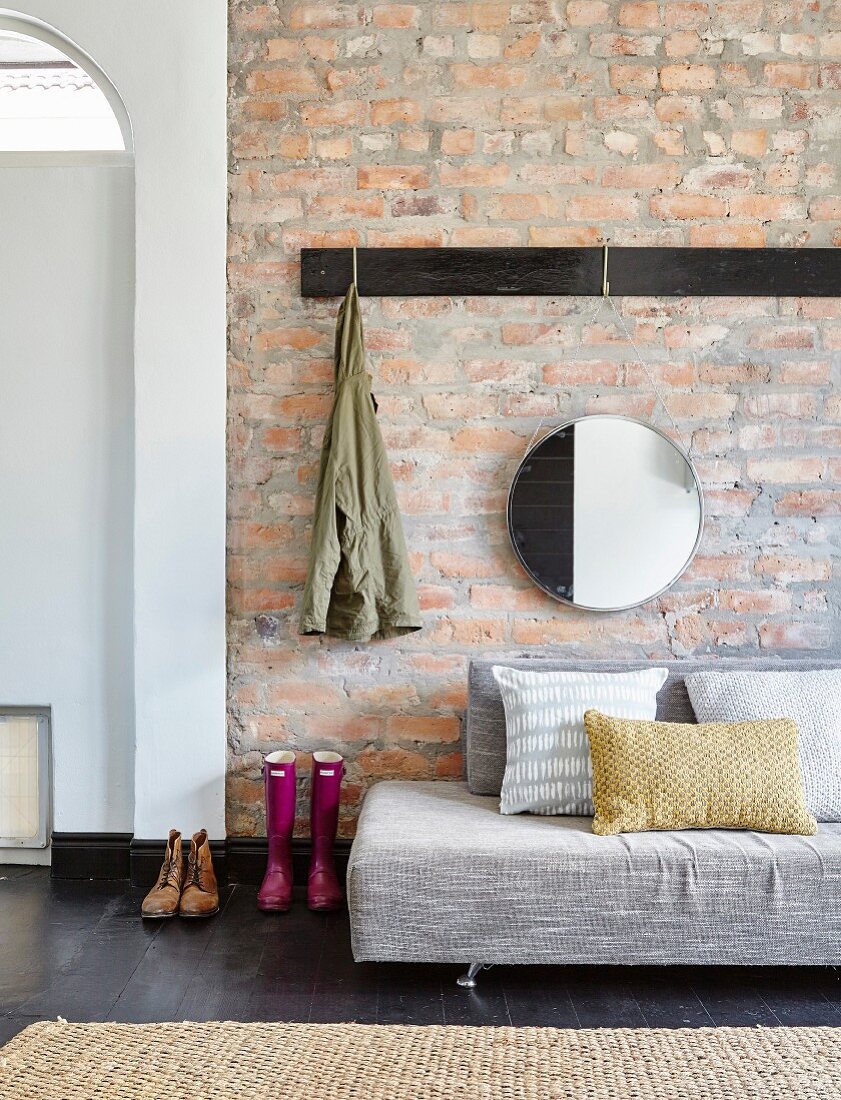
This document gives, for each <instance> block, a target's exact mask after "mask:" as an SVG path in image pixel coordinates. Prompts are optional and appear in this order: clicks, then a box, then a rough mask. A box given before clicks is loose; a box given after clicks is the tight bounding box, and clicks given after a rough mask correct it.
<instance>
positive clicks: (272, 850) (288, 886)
mask: <svg viewBox="0 0 841 1100" xmlns="http://www.w3.org/2000/svg"><path fill="white" fill-rule="evenodd" d="M344 770H345V769H344V760H343V759H342V757H341V756H340V755H339V754H338V753H337V752H314V753H313V756H312V801H311V804H310V822H311V834H312V856H311V858H310V869H309V875H308V877H307V906H308V907H309V908H310V909H313V910H315V912H318V913H330V912H332V911H334V910H336V909H341V907H342V901H343V895H342V888H341V886H340V884H339V879H338V876H337V875H336V864H335V861H334V858H333V843H334V841H335V839H336V828H337V825H338V821H339V795H340V792H341V787H342V776H343V775H344ZM263 781H264V783H265V788H266V836H267V837H268V841H269V862H268V866H267V867H266V874H265V877H264V878H263V885H262V886H261V887H260V890H259V892H258V894H257V908H258V909H262V910H263V911H264V912H266V913H285V912H286V911H287V910H288V909H289V907H290V906H291V904H292V832H293V830H294V827H295V793H296V774H295V753H294V752H271V753H269V755H268V756H267V757H266V758H265V759H264V761H263Z"/></svg>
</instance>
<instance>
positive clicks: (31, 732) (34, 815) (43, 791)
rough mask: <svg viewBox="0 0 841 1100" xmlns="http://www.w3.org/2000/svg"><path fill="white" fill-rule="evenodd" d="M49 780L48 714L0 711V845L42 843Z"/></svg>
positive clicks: (28, 846) (44, 833)
mask: <svg viewBox="0 0 841 1100" xmlns="http://www.w3.org/2000/svg"><path fill="white" fill-rule="evenodd" d="M49 781H50V752H49V716H48V714H47V713H46V712H45V711H43V710H41V709H37V708H36V709H34V710H31V711H27V710H26V709H24V708H17V707H14V708H10V709H8V710H6V711H4V712H0V847H9V848H12V847H14V848H44V847H46V844H47V822H48V818H49V789H50V787H49Z"/></svg>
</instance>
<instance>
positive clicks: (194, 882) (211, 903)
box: [140, 829, 219, 920]
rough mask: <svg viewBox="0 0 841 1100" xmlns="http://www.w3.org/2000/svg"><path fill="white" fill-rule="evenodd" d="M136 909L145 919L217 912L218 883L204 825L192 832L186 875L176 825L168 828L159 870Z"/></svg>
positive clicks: (203, 915) (195, 915)
mask: <svg viewBox="0 0 841 1100" xmlns="http://www.w3.org/2000/svg"><path fill="white" fill-rule="evenodd" d="M140 912H141V914H142V916H144V917H145V918H146V919H147V920H149V919H151V920H161V919H163V918H164V917H174V916H175V914H176V913H177V914H178V915H179V916H181V917H212V916H213V914H214V913H218V912H219V887H218V886H217V885H216V873H215V871H214V870H213V860H212V859H211V856H210V841H209V840H208V839H207V830H206V829H202V830H201V831H200V832H198V833H194V834H193V839H192V840H191V841H190V855H189V858H188V859H187V873H186V875H185V874H184V855H183V852H182V850H181V834H180V833H179V832H178V830H177V829H170V830H169V840H168V841H167V844H166V853H165V855H164V861H163V865H162V866H161V872H160V874H159V875H158V879H157V882H156V883H155V885H154V886H153V887H152V889H151V890H150V891H149V893H148V894H147V895H146V897H145V898H144V899H143V905H142V906H141V908H140Z"/></svg>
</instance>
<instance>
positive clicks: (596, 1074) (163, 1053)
mask: <svg viewBox="0 0 841 1100" xmlns="http://www.w3.org/2000/svg"><path fill="white" fill-rule="evenodd" d="M0 1096H1V1097H3V1100H7V1098H8V1100H30V1098H31V1100H106V1098H107V1100H234V1098H236V1100H252V1098H253V1100H257V1098H259V1100H269V1098H277V1100H403V1098H406V1100H456V1098H457V1100H468V1098H469V1100H744V1098H749V1100H783V1098H785V1100H836V1098H838V1097H841V1028H718V1029H716V1028H703V1029H697V1030H687V1029H681V1030H674V1031H671V1030H660V1029H656V1030H647V1029H616V1030H613V1029H603V1030H591V1031H571V1030H569V1031H568V1030H555V1029H553V1028H511V1027H500V1028H490V1027H477V1028H471V1027H404V1026H399V1027H392V1026H389V1027H380V1026H372V1025H365V1024H143V1025H135V1024H66V1023H63V1022H57V1023H40V1024H34V1025H33V1026H32V1027H29V1028H27V1029H26V1031H24V1032H22V1033H21V1034H20V1035H18V1036H17V1037H16V1038H15V1039H13V1040H12V1041H11V1042H10V1043H8V1044H7V1045H6V1046H5V1047H4V1048H3V1049H2V1050H0Z"/></svg>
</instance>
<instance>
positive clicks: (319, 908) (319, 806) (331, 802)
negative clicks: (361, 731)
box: [307, 752, 345, 913]
mask: <svg viewBox="0 0 841 1100" xmlns="http://www.w3.org/2000/svg"><path fill="white" fill-rule="evenodd" d="M344 773H345V767H344V760H342V758H341V756H339V754H338V753H337V752H314V753H313V754H312V806H311V811H310V831H311V833H312V858H311V860H310V871H309V878H308V880H307V905H308V906H309V908H310V909H314V910H315V911H316V912H319V913H330V912H332V911H333V910H335V909H341V907H342V905H343V903H344V895H343V893H342V888H341V886H340V885H339V879H338V876H337V875H336V863H335V860H334V857H333V842H334V841H335V839H336V827H337V826H338V823H339V794H340V792H341V789H342V776H343V775H344Z"/></svg>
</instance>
